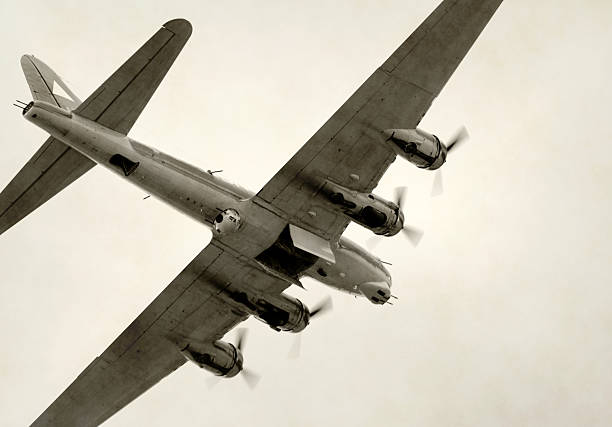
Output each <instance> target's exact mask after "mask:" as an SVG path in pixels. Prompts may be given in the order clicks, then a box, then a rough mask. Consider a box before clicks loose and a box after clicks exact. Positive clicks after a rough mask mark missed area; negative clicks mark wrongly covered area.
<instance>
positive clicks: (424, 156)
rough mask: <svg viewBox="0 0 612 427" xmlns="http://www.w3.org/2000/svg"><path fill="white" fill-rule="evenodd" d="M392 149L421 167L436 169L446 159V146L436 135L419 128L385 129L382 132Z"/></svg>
mask: <svg viewBox="0 0 612 427" xmlns="http://www.w3.org/2000/svg"><path fill="white" fill-rule="evenodd" d="M383 134H384V135H385V139H386V141H387V143H389V144H390V145H391V147H392V148H393V151H395V152H396V153H397V154H398V155H400V156H402V157H403V158H404V159H406V160H408V161H409V162H410V163H412V164H414V165H416V166H418V167H419V168H422V169H430V170H433V169H438V168H439V167H440V166H442V165H443V164H444V162H445V161H446V154H447V148H446V146H445V145H444V144H442V143H441V142H440V140H439V139H438V137H437V136H435V135H431V134H429V133H427V132H425V131H423V130H421V129H387V130H385V131H384V132H383Z"/></svg>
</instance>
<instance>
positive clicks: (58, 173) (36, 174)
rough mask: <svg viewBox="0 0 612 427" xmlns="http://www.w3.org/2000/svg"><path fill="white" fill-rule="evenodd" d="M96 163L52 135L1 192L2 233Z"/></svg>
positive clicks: (0, 227) (0, 214)
mask: <svg viewBox="0 0 612 427" xmlns="http://www.w3.org/2000/svg"><path fill="white" fill-rule="evenodd" d="M94 165H95V163H94V162H93V161H91V160H89V159H88V158H87V157H85V156H83V155H82V154H81V153H79V152H78V151H76V150H73V149H72V148H69V147H68V146H67V145H66V144H64V143H63V142H61V141H58V140H56V139H55V138H53V137H50V138H49V139H47V141H46V142H45V143H44V144H43V146H42V147H40V149H39V150H38V151H37V152H36V154H34V156H32V158H31V159H30V161H28V162H27V163H26V164H25V166H24V167H23V168H21V170H20V171H19V173H17V175H16V176H15V178H13V180H12V181H11V182H10V183H9V185H7V186H6V188H5V189H4V190H3V191H2V193H0V234H2V233H4V232H5V231H6V230H8V229H9V228H11V227H12V226H13V225H15V224H16V223H17V222H19V221H20V220H22V219H23V218H25V217H26V216H27V215H28V214H29V213H30V212H32V211H34V210H35V209H36V208H38V207H39V206H41V205H42V204H43V203H45V202H46V201H47V200H49V199H50V198H51V197H53V196H55V195H56V194H57V193H59V192H60V191H61V190H63V189H64V188H66V187H67V186H68V184H70V183H71V182H73V181H74V180H76V179H77V178H78V177H80V176H81V175H83V174H84V173H85V172H87V171H88V170H89V169H91V168H92V167H93V166H94Z"/></svg>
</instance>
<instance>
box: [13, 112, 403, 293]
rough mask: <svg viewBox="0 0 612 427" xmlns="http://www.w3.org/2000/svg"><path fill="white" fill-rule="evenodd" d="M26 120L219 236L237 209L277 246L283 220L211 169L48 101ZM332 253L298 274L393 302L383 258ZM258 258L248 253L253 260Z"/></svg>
mask: <svg viewBox="0 0 612 427" xmlns="http://www.w3.org/2000/svg"><path fill="white" fill-rule="evenodd" d="M24 116H25V118H26V119H27V120H29V121H31V122H32V123H34V124H36V125H37V126H39V127H40V128H42V129H44V130H46V131H47V132H49V133H50V134H51V135H52V136H53V137H55V138H57V139H59V140H61V141H62V142H64V143H65V144H67V145H68V146H70V147H72V148H73V149H75V150H77V151H79V152H80V153H81V154H83V155H85V156H87V157H88V158H90V159H91V160H93V161H94V162H96V163H98V164H100V165H102V166H104V167H106V168H107V169H109V170H110V171H112V172H113V173H115V174H117V175H119V176H120V177H122V178H123V179H125V180H127V181H129V182H131V183H132V184H134V185H136V186H138V187H140V188H142V189H143V190H144V191H145V192H146V193H148V194H150V195H152V196H154V197H156V198H158V199H160V200H162V201H164V202H165V203H167V204H169V205H170V206H172V207H173V208H175V209H177V210H179V211H180V212H183V213H184V214H186V215H188V216H190V217H191V218H193V219H194V220H196V221H198V222H200V223H202V224H204V225H206V226H207V227H209V228H211V229H212V230H213V233H215V231H214V230H215V219H216V218H218V215H219V214H220V213H221V212H223V211H226V210H228V209H231V210H235V211H236V212H240V213H241V214H246V215H247V216H248V217H247V218H246V220H247V222H249V223H250V225H251V226H253V227H255V228H256V229H257V230H259V236H258V237H259V238H260V240H261V239H263V240H266V239H269V244H270V245H272V244H274V242H275V240H276V239H277V238H278V236H274V235H270V234H271V233H275V231H274V230H277V228H276V229H275V228H272V227H271V226H269V225H267V224H270V223H274V224H278V223H279V221H282V219H281V218H278V217H276V216H275V215H276V214H273V213H272V212H270V211H269V210H267V209H263V208H259V207H258V206H257V205H256V204H255V203H253V196H254V193H252V192H249V191H248V190H246V189H244V188H242V187H239V186H237V185H234V184H232V183H230V182H228V181H225V180H223V179H222V178H220V177H219V176H218V175H215V174H214V173H212V172H210V171H204V170H202V169H200V168H197V167H195V166H192V165H190V164H188V163H186V162H183V161H181V160H178V159H176V158H174V157H172V156H169V155H167V154H165V153H163V152H161V151H158V150H156V149H154V148H152V147H149V146H147V145H144V144H142V143H140V142H137V141H135V140H133V139H131V138H129V137H127V136H126V135H123V134H120V133H117V132H115V131H113V130H111V129H108V128H106V127H104V126H102V125H100V124H98V123H96V122H93V121H91V120H88V119H85V118H83V117H80V116H79V115H78V114H74V113H72V112H70V111H67V110H63V109H61V108H59V107H55V106H53V105H51V104H48V103H44V102H40V101H35V102H34V103H33V104H32V105H31V106H29V108H27V109H26V110H25V111H24ZM266 227H269V228H268V229H266ZM276 234H278V231H276ZM246 246H247V247H248V245H246ZM253 247H254V248H255V247H256V245H253ZM254 250H255V251H256V249H254ZM332 251H333V252H334V255H335V259H336V262H335V263H331V262H329V261H326V260H324V259H321V258H317V259H316V260H315V261H314V263H313V262H311V263H310V264H309V265H306V266H305V267H304V269H302V270H300V271H298V276H309V277H312V278H313V279H315V280H317V281H320V282H322V283H324V284H326V285H329V286H332V287H334V288H337V289H339V290H342V291H345V292H348V293H351V294H355V295H363V296H366V297H367V298H368V299H369V300H370V301H371V302H373V303H377V304H381V303H384V302H386V301H387V300H388V299H389V297H390V295H391V292H390V286H391V276H390V275H389V273H388V271H387V270H386V269H385V268H384V266H383V265H382V263H381V262H380V260H379V259H378V258H376V257H374V256H373V255H371V254H370V253H368V252H367V251H365V250H364V249H362V248H360V247H359V246H358V245H356V244H355V243H353V242H351V241H350V240H348V239H346V238H340V240H339V241H338V242H337V244H332ZM257 255H258V254H257V253H255V252H254V253H250V254H249V253H247V254H246V256H252V257H253V258H255V257H256V256H257Z"/></svg>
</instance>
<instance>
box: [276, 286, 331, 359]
mask: <svg viewBox="0 0 612 427" xmlns="http://www.w3.org/2000/svg"><path fill="white" fill-rule="evenodd" d="M333 307H334V304H333V302H332V299H331V297H330V296H327V298H325V299H324V300H323V301H321V302H320V303H318V304H317V305H315V306H314V307H313V308H312V309H310V310H309V311H310V318H311V319H314V318H315V317H317V316H320V315H322V314H325V313H326V312H328V311H330V310H331V309H332V308H333ZM301 351H302V334H301V333H297V334H296V335H295V338H294V340H293V344H291V348H290V349H289V354H288V355H287V357H288V358H289V359H297V358H299V357H300V352H301Z"/></svg>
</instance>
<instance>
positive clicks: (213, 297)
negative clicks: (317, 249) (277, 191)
mask: <svg viewBox="0 0 612 427" xmlns="http://www.w3.org/2000/svg"><path fill="white" fill-rule="evenodd" d="M270 283H273V284H274V285H275V288H274V289H275V291H278V292H282V290H284V289H285V288H286V287H288V286H289V285H290V283H289V282H284V281H281V280H279V279H277V278H274V277H271V276H269V275H267V274H266V273H264V272H263V271H260V270H255V269H253V267H251V266H249V265H247V264H244V263H243V262H242V261H240V260H238V258H236V257H235V256H234V255H232V254H229V253H228V252H226V251H224V250H223V249H222V248H221V247H219V246H217V245H216V244H215V242H214V241H213V243H211V244H209V245H208V246H207V247H206V248H204V249H203V250H202V251H201V252H200V253H199V254H198V255H197V256H196V257H195V259H194V260H193V261H192V262H191V263H189V265H187V267H185V269H184V270H183V271H182V272H181V273H180V274H179V275H178V276H177V277H176V278H175V279H174V280H173V281H172V283H170V284H169V285H168V286H167V287H166V289H164V291H162V293H161V294H160V295H159V296H158V297H157V298H155V300H154V301H153V302H151V304H149V306H148V307H147V308H146V309H145V310H144V311H143V312H142V313H141V314H140V315H139V316H138V317H137V318H136V319H135V320H134V321H133V322H132V323H131V324H130V326H128V327H127V328H126V329H125V331H123V332H122V333H121V335H120V336H119V337H118V338H117V339H116V340H115V341H114V342H113V343H112V344H111V345H110V346H109V347H108V348H107V349H106V350H105V351H104V352H103V353H102V354H101V355H100V356H99V357H97V358H96V359H95V360H94V361H93V362H92V363H91V364H90V365H89V366H88V367H87V368H86V369H85V370H84V371H83V372H82V373H81V374H80V375H79V376H78V377H77V378H76V379H75V380H74V381H73V382H72V384H71V385H70V386H69V387H68V388H67V389H66V390H65V391H64V392H63V393H62V394H61V395H60V396H59V397H58V398H57V399H56V400H55V401H54V402H53V403H52V404H51V405H50V406H49V407H48V408H47V409H46V410H45V411H44V412H43V413H42V414H41V415H40V416H39V417H38V419H37V420H36V421H35V422H34V423H33V426H49V425H62V426H63V425H66V426H71V425H75V426H76V425H78V426H83V427H86V426H97V425H99V424H100V423H102V422H104V421H105V420H106V419H108V418H109V417H110V416H112V415H113V414H114V413H116V412H117V411H119V410H120V409H121V408H123V407H124V406H125V405H127V404H128V403H130V402H131V401H132V400H134V399H135V398H136V397H138V396H139V395H141V394H142V393H144V392H145V391H146V390H148V389H149V388H150V387H152V386H153V385H155V384H156V383H157V382H159V381H160V380H161V379H163V378H164V377H165V376H167V375H168V374H170V373H171V372H173V371H174V370H176V369H177V368H178V367H180V366H181V365H182V364H183V363H184V362H185V358H184V357H183V355H182V354H181V353H180V349H179V348H178V346H177V344H176V343H175V342H173V341H172V337H173V336H177V335H178V336H181V337H189V339H194V340H197V341H206V342H211V341H215V340H218V339H221V338H222V337H223V335H225V334H226V333H227V332H228V331H229V330H231V329H232V328H233V327H234V326H235V325H236V324H238V323H240V322H242V321H244V320H245V319H246V318H247V317H248V314H246V313H245V312H244V311H243V310H241V308H240V307H241V306H240V305H238V303H232V302H231V300H228V295H229V294H231V293H233V292H236V291H237V290H241V291H242V292H245V290H252V289H259V288H264V287H265V288H270ZM264 285H266V286H264ZM230 303H231V304H230Z"/></svg>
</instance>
